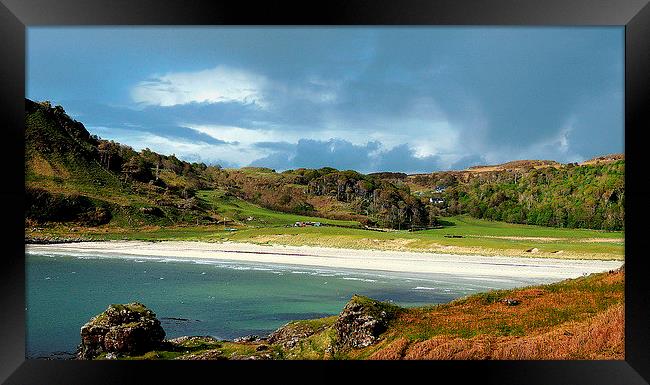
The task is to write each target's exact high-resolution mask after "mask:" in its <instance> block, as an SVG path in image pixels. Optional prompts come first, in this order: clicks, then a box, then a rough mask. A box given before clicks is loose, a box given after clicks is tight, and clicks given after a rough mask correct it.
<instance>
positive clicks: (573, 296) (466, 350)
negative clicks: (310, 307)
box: [134, 271, 625, 359]
mask: <svg viewBox="0 0 650 385" xmlns="http://www.w3.org/2000/svg"><path fill="white" fill-rule="evenodd" d="M624 279H625V273H624V272H622V271H617V272H610V273H600V274H592V275H590V276H587V277H581V278H577V279H571V280H565V281H562V282H558V283H554V284H550V285H539V286H531V287H525V288H520V289H513V290H497V291H490V292H486V293H479V294H475V295H472V296H468V297H465V298H461V299H458V300H455V301H453V302H451V303H448V304H442V305H436V306H427V307H417V308H405V309H404V308H403V309H401V310H400V311H398V312H397V316H396V318H395V319H394V320H392V321H391V322H390V324H389V327H388V330H387V331H386V332H384V333H383V334H382V335H381V338H380V341H379V342H378V343H377V344H375V345H371V346H369V347H367V348H363V349H355V350H351V351H343V352H338V353H332V351H331V350H330V349H329V348H330V346H331V345H332V343H333V342H334V341H335V339H336V333H335V331H334V329H333V328H332V325H333V324H334V322H335V320H336V317H328V318H322V319H316V320H303V321H294V322H292V323H290V324H289V326H288V327H289V328H291V329H295V330H297V331H304V330H305V329H311V330H313V331H315V333H314V334H313V335H311V336H309V337H306V338H301V339H300V340H299V342H298V343H297V344H296V345H295V346H293V347H291V348H287V347H283V346H281V345H280V344H274V345H271V346H268V348H267V349H266V350H263V351H259V352H258V351H256V348H257V347H258V346H259V345H260V343H233V342H226V341H213V340H209V339H202V338H200V337H198V338H196V339H193V340H188V341H186V342H183V343H181V346H182V348H178V347H176V348H174V349H168V350H164V349H163V350H161V351H156V352H149V353H147V354H145V355H142V356H138V357H134V358H136V359H173V358H189V357H190V356H194V357H196V356H199V357H201V356H202V357H203V358H210V359H214V358H233V357H236V356H250V355H262V354H263V355H268V356H267V358H274V359H331V358H337V359H624V343H623V341H624V325H623V323H624V321H623V319H624V318H623V317H624V314H623V304H624V295H623V290H624ZM506 298H509V299H517V300H519V301H520V304H519V305H516V306H508V305H506V304H505V303H503V302H501V300H502V299H506ZM391 306H394V305H391Z"/></svg>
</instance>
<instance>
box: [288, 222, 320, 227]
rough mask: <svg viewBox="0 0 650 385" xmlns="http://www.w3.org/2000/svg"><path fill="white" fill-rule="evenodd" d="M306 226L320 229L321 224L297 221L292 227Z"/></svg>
mask: <svg viewBox="0 0 650 385" xmlns="http://www.w3.org/2000/svg"><path fill="white" fill-rule="evenodd" d="M306 226H315V227H320V226H321V223H320V222H302V221H298V222H296V223H294V224H293V227H306Z"/></svg>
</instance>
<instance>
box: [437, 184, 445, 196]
mask: <svg viewBox="0 0 650 385" xmlns="http://www.w3.org/2000/svg"><path fill="white" fill-rule="evenodd" d="M446 189H447V186H436V189H435V192H436V193H438V194H440V193H443V192H445V190H446Z"/></svg>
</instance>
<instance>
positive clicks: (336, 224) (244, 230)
mask: <svg viewBox="0 0 650 385" xmlns="http://www.w3.org/2000/svg"><path fill="white" fill-rule="evenodd" d="M197 197H198V199H199V200H200V203H201V204H204V205H208V206H210V208H211V212H212V213H213V214H212V215H213V217H215V218H216V219H217V220H218V221H220V222H218V223H217V224H211V225H204V224H199V225H183V226H160V225H156V224H140V225H138V226H116V225H114V224H108V225H103V226H98V227H74V226H69V225H52V226H48V227H42V228H31V229H27V235H28V236H31V237H59V238H70V237H72V238H92V239H95V240H125V239H126V240H152V241H153V240H194V241H208V242H224V241H233V242H253V243H258V244H282V245H294V246H300V245H308V246H323V247H340V248H354V249H379V250H405V251H433V252H442V253H449V254H483V255H507V256H528V257H552V258H583V259H616V260H622V259H623V258H624V233H623V232H620V231H601V230H586V229H567V228H553V227H542V226H531V225H520V224H510V223H505V222H497V221H489V220H482V219H475V218H472V217H470V216H467V215H460V216H454V217H443V218H441V220H442V227H440V228H435V229H429V230H421V231H407V230H401V231H399V230H392V231H374V230H368V229H365V228H363V227H362V226H361V225H360V224H359V223H358V222H355V221H341V220H333V219H324V218H317V217H308V216H302V215H295V214H289V213H283V212H277V211H272V210H269V209H266V208H263V207H260V206H257V205H255V204H252V203H249V202H246V201H244V200H241V199H238V198H236V197H233V196H229V195H227V194H225V193H223V192H222V191H219V190H201V191H199V192H198V193H197ZM296 221H312V222H321V223H322V224H323V226H321V227H293V226H292V225H293V224H294V223H295V222H296ZM125 222H126V221H125Z"/></svg>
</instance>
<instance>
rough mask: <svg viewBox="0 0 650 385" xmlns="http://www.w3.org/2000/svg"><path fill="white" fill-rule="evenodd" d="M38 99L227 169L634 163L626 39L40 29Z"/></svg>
mask: <svg viewBox="0 0 650 385" xmlns="http://www.w3.org/2000/svg"><path fill="white" fill-rule="evenodd" d="M27 36H28V45H27V62H28V64H27V96H28V97H29V98H30V99H34V100H51V101H52V102H54V103H56V104H60V105H62V106H63V107H64V108H65V109H66V110H67V111H68V113H69V114H70V115H71V116H72V117H74V118H75V119H77V120H79V121H81V122H83V123H84V124H85V125H86V127H87V128H88V129H89V131H91V133H94V134H97V135H99V136H100V137H102V138H106V139H113V140H116V141H119V142H121V143H124V144H128V145H130V146H132V147H134V148H135V149H136V150H139V149H142V148H145V147H148V148H150V149H152V150H154V151H158V152H161V153H165V154H171V153H175V154H176V155H177V156H179V157H181V158H184V159H187V160H191V161H203V162H206V163H219V164H222V165H224V166H245V165H259V166H267V167H272V168H276V169H278V170H283V169H289V168H297V167H323V166H332V167H336V168H342V169H356V170H359V171H364V172H370V171H403V172H427V171H433V170H441V169H458V168H464V167H467V166H471V165H475V164H484V163H498V162H504V161H509V160H514V159H553V160H558V161H562V162H569V161H581V160H585V159H588V158H591V157H593V156H597V155H603V154H606V153H613V152H623V135H624V121H623V87H624V82H623V79H624V78H623V76H624V72H623V70H624V66H623V64H624V61H623V60H624V58H623V43H624V34H623V28H622V27H598V28H586V27H571V28H550V27H544V28H528V27H526V28H523V27H515V28H501V27H486V28H466V27H426V28H413V27H399V28H385V27H381V28H366V27H355V28H338V27H337V28H233V27H209V28H208V27H187V28H177V27H174V28H167V27H165V28H158V27H155V28H152V27H147V28H132V27H129V28H126V27H115V28H96V27H83V28H78V27H77V28H63V27H57V28H51V27H49V28H44V27H43V28H41V27H30V28H29V29H28V35H27Z"/></svg>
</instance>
